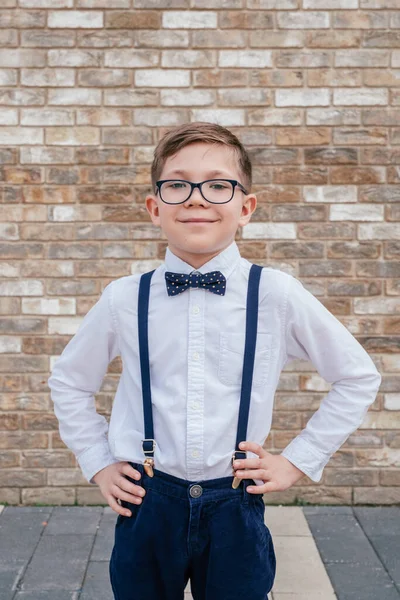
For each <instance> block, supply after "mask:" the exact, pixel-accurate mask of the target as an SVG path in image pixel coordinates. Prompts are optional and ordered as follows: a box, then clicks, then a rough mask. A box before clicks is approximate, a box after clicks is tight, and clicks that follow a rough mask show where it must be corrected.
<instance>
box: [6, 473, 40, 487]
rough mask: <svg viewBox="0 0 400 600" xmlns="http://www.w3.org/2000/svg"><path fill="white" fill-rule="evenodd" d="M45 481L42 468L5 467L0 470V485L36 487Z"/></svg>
mask: <svg viewBox="0 0 400 600" xmlns="http://www.w3.org/2000/svg"><path fill="white" fill-rule="evenodd" d="M45 481H46V473H45V471H44V470H39V469H37V470H33V469H30V470H26V469H5V470H1V471H0V487H9V486H15V487H24V486H32V487H37V486H40V485H43V484H44V483H45Z"/></svg>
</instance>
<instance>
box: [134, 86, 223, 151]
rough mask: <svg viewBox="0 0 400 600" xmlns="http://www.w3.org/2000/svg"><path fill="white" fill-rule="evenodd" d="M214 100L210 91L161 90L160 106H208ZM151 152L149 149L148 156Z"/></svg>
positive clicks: (213, 94)
mask: <svg viewBox="0 0 400 600" xmlns="http://www.w3.org/2000/svg"><path fill="white" fill-rule="evenodd" d="M215 99H216V97H215V92H213V91H211V90H182V91H181V90H161V93H160V100H161V105H162V106H208V105H210V104H214V103H215ZM152 152H153V149H150V154H151V153H152ZM146 162H147V161H146ZM148 162H151V156H149V160H148Z"/></svg>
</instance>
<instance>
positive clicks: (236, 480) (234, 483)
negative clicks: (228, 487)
mask: <svg viewBox="0 0 400 600" xmlns="http://www.w3.org/2000/svg"><path fill="white" fill-rule="evenodd" d="M235 455H236V452H234V453H233V454H232V460H231V463H232V471H233V481H232V487H233V489H234V490H236V489H237V488H238V487H239V485H240V482H241V479H240V477H236V476H235V469H234V467H233V461H234V460H235V459H236V456H235Z"/></svg>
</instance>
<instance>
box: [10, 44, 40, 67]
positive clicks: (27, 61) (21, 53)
mask: <svg viewBox="0 0 400 600" xmlns="http://www.w3.org/2000/svg"><path fill="white" fill-rule="evenodd" d="M45 64H46V55H45V52H44V51H43V50H34V51H32V50H23V49H15V50H14V49H10V48H8V49H0V67H44V66H45Z"/></svg>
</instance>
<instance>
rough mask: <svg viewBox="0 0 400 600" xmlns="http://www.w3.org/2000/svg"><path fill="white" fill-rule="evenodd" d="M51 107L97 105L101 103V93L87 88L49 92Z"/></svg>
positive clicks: (61, 89)
mask: <svg viewBox="0 0 400 600" xmlns="http://www.w3.org/2000/svg"><path fill="white" fill-rule="evenodd" d="M48 94H49V105H51V104H60V105H73V104H78V105H79V104H82V105H85V106H87V105H96V104H100V103H101V91H100V90H91V89H90V88H89V89H86V88H75V89H69V88H60V89H56V90H51V89H50V90H49V91H48Z"/></svg>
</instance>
